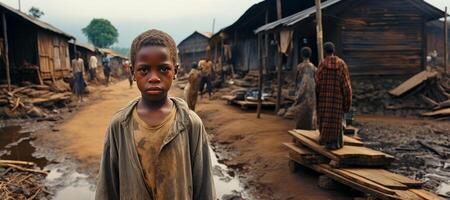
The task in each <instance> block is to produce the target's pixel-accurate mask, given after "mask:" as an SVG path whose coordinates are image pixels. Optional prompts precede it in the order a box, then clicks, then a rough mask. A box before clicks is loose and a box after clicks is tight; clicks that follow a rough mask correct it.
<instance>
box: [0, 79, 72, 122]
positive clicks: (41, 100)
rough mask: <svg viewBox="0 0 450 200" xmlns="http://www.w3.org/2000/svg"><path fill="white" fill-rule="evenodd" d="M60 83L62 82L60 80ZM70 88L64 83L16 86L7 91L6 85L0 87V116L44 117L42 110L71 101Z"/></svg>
mask: <svg viewBox="0 0 450 200" xmlns="http://www.w3.org/2000/svg"><path fill="white" fill-rule="evenodd" d="M61 81H62V80H61ZM71 95H72V94H71V92H70V87H69V86H68V85H67V84H65V83H64V82H55V83H53V84H52V85H50V86H48V85H32V84H29V85H27V86H22V87H19V86H16V85H12V86H11V90H10V91H8V86H7V85H0V108H2V109H0V116H3V117H8V118H22V117H44V116H45V115H46V113H45V112H44V111H43V109H44V108H52V107H53V106H54V105H55V104H56V103H60V102H62V103H67V102H69V101H70V99H71Z"/></svg>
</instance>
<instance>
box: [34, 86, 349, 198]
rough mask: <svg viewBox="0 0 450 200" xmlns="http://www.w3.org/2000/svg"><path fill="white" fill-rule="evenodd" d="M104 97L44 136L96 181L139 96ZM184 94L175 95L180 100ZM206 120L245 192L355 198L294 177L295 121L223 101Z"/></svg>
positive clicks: (206, 112) (205, 106)
mask: <svg viewBox="0 0 450 200" xmlns="http://www.w3.org/2000/svg"><path fill="white" fill-rule="evenodd" d="M99 92H100V93H101V95H100V96H101V98H100V99H97V100H94V101H92V102H89V103H88V104H89V105H85V106H84V107H82V108H81V109H80V111H79V112H77V113H76V114H74V115H73V116H72V117H70V118H69V119H68V120H67V121H65V122H64V123H62V124H61V125H59V126H57V128H58V129H59V132H58V134H44V136H43V138H41V139H42V140H45V141H46V142H45V143H46V145H47V146H49V147H50V148H54V149H56V150H57V151H60V152H61V153H63V154H65V155H69V156H71V157H72V158H74V159H75V160H76V161H78V163H79V166H78V170H79V171H80V172H82V173H86V174H88V175H89V176H90V177H91V178H94V177H95V176H96V174H97V173H98V168H99V162H100V159H101V152H102V148H103V146H102V145H103V140H104V134H105V130H106V128H107V125H108V123H109V121H110V118H111V116H112V115H113V113H114V112H116V111H117V110H118V109H120V108H121V107H123V106H124V105H125V104H126V103H127V102H129V101H130V100H132V99H133V98H135V97H137V96H138V95H139V94H138V91H137V89H136V88H133V89H129V88H128V83H127V81H122V82H119V83H117V84H116V85H113V86H110V87H109V88H105V89H102V90H100V91H99ZM181 94H182V91H181V90H180V89H177V88H175V89H173V90H172V91H171V95H174V96H180V95H181ZM198 113H199V115H200V116H201V117H202V119H203V120H204V123H205V125H206V127H207V129H208V132H209V134H210V135H212V139H213V144H214V146H215V149H216V151H218V152H219V155H220V156H219V161H221V162H224V163H225V164H226V165H228V166H230V167H231V168H233V169H235V170H237V171H239V172H238V173H237V174H238V175H239V177H240V179H242V180H244V181H245V183H246V184H245V185H246V188H247V189H248V190H252V191H253V192H252V193H253V194H257V196H258V197H259V198H258V199H350V198H349V196H347V195H345V193H343V192H337V191H326V190H322V189H320V188H319V187H318V186H317V174H314V173H312V172H310V171H305V172H300V173H297V174H291V173H290V172H289V169H288V165H287V158H286V150H285V149H283V147H282V145H281V144H282V142H288V141H290V137H289V136H288V135H287V134H286V131H287V130H289V129H291V128H292V127H293V124H292V122H290V121H286V120H282V119H280V118H278V117H275V116H272V115H263V119H260V120H258V119H256V118H255V114H254V113H246V112H243V111H241V110H239V109H235V108H233V107H230V106H228V105H225V103H224V102H222V101H219V100H215V101H208V100H206V98H205V99H204V100H201V103H200V105H199V110H198Z"/></svg>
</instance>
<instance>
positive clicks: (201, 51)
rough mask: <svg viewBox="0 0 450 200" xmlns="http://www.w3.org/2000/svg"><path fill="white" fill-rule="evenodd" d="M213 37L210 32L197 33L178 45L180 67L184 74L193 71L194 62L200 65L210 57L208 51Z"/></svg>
mask: <svg viewBox="0 0 450 200" xmlns="http://www.w3.org/2000/svg"><path fill="white" fill-rule="evenodd" d="M211 35H212V34H211V33H209V32H207V33H201V32H198V31H195V32H194V33H192V34H191V35H189V36H188V37H186V38H185V39H184V40H182V41H181V42H180V43H179V44H178V55H179V58H180V67H181V69H183V71H184V72H189V70H191V64H192V63H193V62H196V63H198V61H200V60H201V59H204V58H206V57H209V56H208V51H207V49H208V44H209V38H210V37H211Z"/></svg>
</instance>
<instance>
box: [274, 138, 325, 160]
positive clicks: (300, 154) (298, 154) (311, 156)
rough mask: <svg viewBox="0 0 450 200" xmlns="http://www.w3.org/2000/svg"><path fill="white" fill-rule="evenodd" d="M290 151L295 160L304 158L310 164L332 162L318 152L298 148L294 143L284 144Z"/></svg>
mask: <svg viewBox="0 0 450 200" xmlns="http://www.w3.org/2000/svg"><path fill="white" fill-rule="evenodd" d="M283 145H284V146H286V147H287V148H288V149H289V156H291V157H294V158H302V159H304V160H307V161H308V163H310V164H319V163H328V162H330V160H329V159H328V158H326V157H325V156H322V155H320V154H318V153H316V152H313V151H311V150H309V149H307V148H303V147H298V146H297V145H295V144H294V143H283Z"/></svg>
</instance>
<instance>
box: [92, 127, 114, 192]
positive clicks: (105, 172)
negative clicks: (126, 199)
mask: <svg viewBox="0 0 450 200" xmlns="http://www.w3.org/2000/svg"><path fill="white" fill-rule="evenodd" d="M113 132H114V128H113V127H112V125H110V126H109V127H108V130H107V131H106V137H105V144H104V146H103V154H102V161H101V164H100V172H99V175H98V180H97V190H96V192H95V199H96V200H118V199H119V181H120V180H119V170H118V152H117V146H116V143H115V140H114V137H113Z"/></svg>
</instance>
